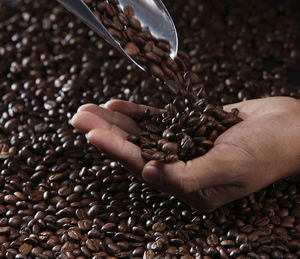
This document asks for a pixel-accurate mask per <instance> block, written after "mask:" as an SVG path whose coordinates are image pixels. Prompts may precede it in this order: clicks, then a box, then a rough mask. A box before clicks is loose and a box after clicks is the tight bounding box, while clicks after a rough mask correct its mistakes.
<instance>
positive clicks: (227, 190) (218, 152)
mask: <svg viewBox="0 0 300 259" xmlns="http://www.w3.org/2000/svg"><path fill="white" fill-rule="evenodd" d="M146 107H147V106H144V105H137V104H134V103H130V102H126V101H121V100H113V101H109V102H107V103H106V104H105V105H104V106H103V107H100V106H98V105H95V104H86V105H83V106H82V107H80V108H79V110H78V112H77V113H76V114H75V115H74V117H73V118H72V121H71V123H72V125H73V126H74V127H75V128H76V129H78V130H79V131H80V132H82V133H83V134H85V135H86V138H87V139H88V141H89V142H90V143H92V144H93V145H95V146H96V147H97V148H98V149H100V150H102V151H103V152H105V153H107V154H109V155H110V156H111V157H113V158H114V159H116V160H118V161H120V162H122V163H123V164H124V165H125V166H126V167H127V168H128V169H129V170H131V171H132V172H133V173H134V174H135V175H137V176H138V177H140V178H143V179H144V180H145V181H146V182H148V183H150V184H151V185H152V186H154V187H155V188H157V189H159V190H161V191H164V192H167V193H170V194H173V195H175V196H177V197H178V198H180V199H181V200H183V201H185V202H186V203H188V204H189V205H190V206H192V207H193V208H194V209H197V210H199V211H200V212H209V211H212V210H214V209H216V208H218V207H220V206H222V205H224V204H226V203H228V202H231V201H233V200H236V199H238V198H241V197H244V196H246V195H248V194H250V193H253V192H255V191H258V190H259V189H262V188H264V187H266V186H267V185H269V184H271V183H273V182H275V181H277V180H279V179H282V178H285V177H288V176H291V175H294V174H297V173H299V171H300V101H299V100H297V99H293V98H290V97H271V98H264V99H257V100H250V101H246V102H241V103H236V104H232V105H226V106H224V110H226V111H230V110H231V109H232V108H238V109H239V110H240V114H239V116H240V117H241V118H242V119H243V121H242V122H240V123H238V124H237V125H235V126H233V127H231V128H230V129H229V130H227V131H226V132H224V133H223V134H222V135H220V136H219V137H218V138H217V140H216V141H215V146H214V147H213V148H212V149H211V150H210V151H209V152H208V153H206V154H205V155H204V156H201V157H198V158H196V159H193V160H190V161H188V162H182V161H178V162H175V163H163V162H161V161H149V162H147V161H145V160H144V159H143V158H142V156H141V153H140V148H139V147H138V146H136V145H134V144H133V143H131V142H128V141H127V140H126V138H127V136H128V134H132V133H133V134H136V133H138V132H139V130H140V129H139V127H138V125H137V124H136V123H135V121H134V119H132V118H133V117H134V116H137V115H139V114H143V113H144V110H145V108H146ZM148 108H149V107H148ZM150 110H151V112H158V110H156V109H154V108H151V107H150Z"/></svg>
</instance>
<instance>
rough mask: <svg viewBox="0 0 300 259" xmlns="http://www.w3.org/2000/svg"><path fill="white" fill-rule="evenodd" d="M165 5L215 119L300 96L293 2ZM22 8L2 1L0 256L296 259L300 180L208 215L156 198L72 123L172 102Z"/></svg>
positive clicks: (100, 47) (53, 15) (65, 24)
mask: <svg viewBox="0 0 300 259" xmlns="http://www.w3.org/2000/svg"><path fill="white" fill-rule="evenodd" d="M165 4H166V6H167V8H168V10H169V11H170V13H171V15H172V17H173V18H174V21H175V24H176V27H177V30H178V33H179V39H182V40H181V42H180V49H181V50H183V51H184V52H186V53H187V54H188V56H189V57H190V60H189V62H188V63H186V64H187V69H186V70H187V71H191V72H192V73H195V74H196V75H197V84H196V85H197V86H194V92H195V93H197V92H198V91H197V89H199V90H200V89H201V88H204V87H205V90H206V93H207V97H208V103H209V104H212V105H213V106H210V107H209V109H208V110H214V112H215V111H217V112H219V110H218V107H219V106H222V105H225V104H229V103H234V102H237V101H242V100H249V99H253V98H260V97H266V96H291V97H294V98H298V99H299V98H300V88H299V77H298V76H299V70H297V69H298V68H297V64H298V63H297V62H299V59H300V56H299V48H298V46H297V44H298V43H297V42H298V41H299V36H300V35H299V33H300V32H299V12H297V10H298V9H297V8H298V7H297V5H298V2H297V1H293V0H288V1H279V2H278V3H277V4H274V3H273V4H272V5H270V4H269V3H268V2H267V1H260V0H252V1H247V2H245V1H238V0H230V1H229V0H228V1H217V0H212V1H208V0H207V1H206V0H197V1H196V0H177V1H171V0H166V1H165ZM16 7H17V8H18V9H19V11H18V12H16V11H15V10H11V9H10V8H9V7H8V6H7V5H6V4H3V3H0V14H1V15H0V78H1V82H0V98H1V102H0V114H1V116H0V160H1V163H0V258H28V259H29V258H79V259H83V258H94V259H97V258H110V259H112V258H114V259H115V258H143V257H144V258H167V259H168V258H182V259H186V258H205V259H210V258H239V259H245V258H299V256H300V252H299V251H300V192H299V190H300V181H299V176H297V177H294V178H288V179H284V180H282V181H280V182H278V183H274V184H272V185H270V186H268V187H267V188H265V189H263V190H261V191H259V192H256V193H254V194H252V195H250V196H247V197H244V198H242V199H240V200H238V201H235V202H232V203H230V204H228V205H226V206H224V207H222V208H219V209H217V210H215V211H214V212H211V213H207V214H206V215H202V214H200V213H199V212H197V211H194V210H192V209H191V208H190V207H189V206H187V205H186V204H184V203H183V202H181V201H179V200H178V199H176V198H175V197H173V196H169V195H166V194H164V193H160V192H158V191H156V190H154V189H152V188H151V187H149V186H148V185H147V184H145V183H144V182H141V181H140V180H138V179H137V178H135V177H134V176H133V175H132V174H130V172H128V171H127V170H126V169H125V168H124V167H123V166H122V165H121V164H120V163H118V162H116V161H114V160H112V159H111V158H110V157H109V156H107V155H106V154H104V153H102V152H101V151H98V150H96V148H95V147H93V146H92V145H90V144H89V143H87V142H86V140H85V138H84V136H83V135H81V134H80V133H79V132H77V131H76V130H74V129H73V128H72V127H71V126H70V125H69V123H68V120H69V119H70V118H71V117H72V116H73V114H74V113H75V112H76V110H77V109H78V107H79V106H80V105H82V104H85V103H104V102H106V101H107V100H109V99H112V98H120V99H124V100H129V101H132V102H135V103H141V104H146V105H149V106H153V107H159V108H163V107H164V106H165V105H167V104H171V103H172V102H173V100H174V94H173V93H171V92H170V91H166V87H165V86H164V85H162V84H161V83H160V82H157V80H156V79H155V78H151V77H149V75H148V74H147V73H143V72H141V71H140V70H138V69H137V68H136V67H135V66H134V65H132V64H130V63H129V62H128V61H127V59H125V58H123V57H122V56H120V55H119V53H118V52H117V51H115V50H114V49H111V47H110V46H108V45H107V44H106V43H105V42H104V41H103V40H102V39H100V38H99V37H98V36H97V35H95V33H93V32H92V31H90V30H89V29H88V28H87V27H86V26H85V25H84V24H83V23H82V22H81V21H79V20H77V19H75V18H74V17H73V16H72V15H71V14H70V13H68V12H67V11H66V10H65V9H64V8H63V7H62V6H60V5H59V4H58V3H56V2H55V1H45V0H40V1H32V0H18V1H17V3H16ZM200 99H201V98H200ZM172 108H174V107H169V108H168V109H167V111H168V110H169V112H172V111H171V110H172ZM232 112H233V113H235V111H232ZM146 115H147V116H148V114H147V112H146ZM209 116H212V115H211V114H209ZM146 118H147V117H146ZM175 127H176V126H175Z"/></svg>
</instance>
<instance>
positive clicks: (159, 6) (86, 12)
mask: <svg viewBox="0 0 300 259" xmlns="http://www.w3.org/2000/svg"><path fill="white" fill-rule="evenodd" d="M58 2H59V3H61V4H62V5H63V6H64V7H65V8H66V9H68V10H69V11H70V12H72V13H73V14H75V15H76V16H77V17H78V18H79V19H81V20H82V21H83V22H84V23H86V24H87V25H88V26H89V27H90V28H91V29H92V30H93V31H95V32H96V33H97V34H98V35H99V36H100V37H102V38H103V39H104V40H105V41H106V42H108V43H109V44H110V45H112V46H114V47H115V48H116V49H117V50H119V51H120V52H121V53H122V54H123V55H124V56H126V57H128V58H129V59H130V60H131V61H132V62H133V63H134V64H136V65H137V66H138V67H139V68H140V69H142V70H145V68H144V67H143V66H141V65H140V64H138V63H137V62H136V61H135V60H134V59H133V58H132V57H131V56H129V55H128V54H127V53H126V52H125V50H124V49H123V48H122V46H121V45H120V43H119V42H117V41H116V40H115V39H114V38H113V37H112V35H111V34H110V33H109V32H108V31H107V29H106V28H105V27H104V25H103V24H102V23H101V22H100V21H99V20H98V19H97V17H96V16H95V15H94V14H93V12H92V11H91V10H90V8H89V7H88V6H87V5H86V4H85V3H84V2H83V1H82V0H58ZM119 4H120V5H121V7H122V8H123V7H125V6H127V5H129V6H132V7H133V9H134V12H135V16H136V17H137V19H139V20H140V22H141V24H142V26H144V27H148V28H149V30H150V32H151V33H152V35H153V36H155V37H157V38H161V39H165V40H167V41H169V43H170V47H171V51H170V57H171V58H174V57H176V55H177V50H178V38H177V32H176V28H175V25H174V23H173V20H172V18H171V16H170V14H169V12H168V10H167V9H166V7H165V6H164V4H163V3H162V2H161V1H160V0H119Z"/></svg>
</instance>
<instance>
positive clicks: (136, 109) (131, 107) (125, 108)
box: [105, 100, 164, 116]
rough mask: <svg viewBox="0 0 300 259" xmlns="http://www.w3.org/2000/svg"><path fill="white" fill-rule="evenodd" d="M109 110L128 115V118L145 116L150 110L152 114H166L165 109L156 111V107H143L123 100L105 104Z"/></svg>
mask: <svg viewBox="0 0 300 259" xmlns="http://www.w3.org/2000/svg"><path fill="white" fill-rule="evenodd" d="M105 107H106V108H107V109H110V110H113V111H118V112H121V113H124V114H126V115H127V116H132V115H137V116H143V115H144V114H145V110H146V109H149V110H150V113H162V112H164V110H163V109H156V108H154V107H150V106H146V105H142V104H135V103H132V102H127V101H123V100H111V101H108V102H107V103H106V104H105Z"/></svg>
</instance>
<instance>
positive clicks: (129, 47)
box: [124, 42, 140, 56]
mask: <svg viewBox="0 0 300 259" xmlns="http://www.w3.org/2000/svg"><path fill="white" fill-rule="evenodd" d="M124 50H125V51H126V53H127V54H128V55H130V56H135V55H137V54H139V53H140V50H139V48H138V46H136V45H135V44H134V42H129V43H127V44H126V46H125V48H124Z"/></svg>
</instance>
